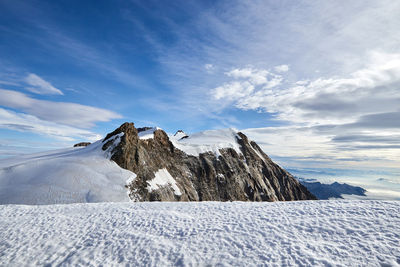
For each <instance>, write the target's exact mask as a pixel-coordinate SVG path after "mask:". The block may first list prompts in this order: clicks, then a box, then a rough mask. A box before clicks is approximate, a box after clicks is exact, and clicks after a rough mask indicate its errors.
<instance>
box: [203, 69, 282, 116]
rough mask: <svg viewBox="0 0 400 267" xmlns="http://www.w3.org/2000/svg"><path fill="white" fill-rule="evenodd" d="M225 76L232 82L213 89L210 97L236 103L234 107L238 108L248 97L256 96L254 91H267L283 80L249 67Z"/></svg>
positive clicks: (266, 71)
mask: <svg viewBox="0 0 400 267" xmlns="http://www.w3.org/2000/svg"><path fill="white" fill-rule="evenodd" d="M225 75H226V76H228V77H232V78H233V79H234V80H233V81H231V82H227V83H224V84H223V85H222V86H218V87H216V88H214V89H213V90H212V91H211V95H212V97H213V98H214V99H216V100H228V101H233V102H235V101H236V106H240V105H241V103H242V101H244V100H245V99H247V98H248V97H249V96H251V95H254V94H257V92H256V89H257V90H259V89H260V88H261V89H262V90H269V89H270V88H273V87H276V86H278V85H280V84H281V82H282V80H283V77H282V76H281V75H277V74H275V73H272V72H270V71H268V70H264V69H254V68H251V67H248V68H242V69H240V68H237V69H233V70H231V71H229V72H226V73H225ZM244 109H246V108H244Z"/></svg>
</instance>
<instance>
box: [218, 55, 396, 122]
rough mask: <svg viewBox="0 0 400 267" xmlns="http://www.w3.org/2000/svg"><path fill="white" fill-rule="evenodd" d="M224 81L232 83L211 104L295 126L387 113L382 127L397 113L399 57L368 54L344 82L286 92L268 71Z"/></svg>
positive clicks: (301, 84) (320, 81) (239, 73)
mask: <svg viewBox="0 0 400 267" xmlns="http://www.w3.org/2000/svg"><path fill="white" fill-rule="evenodd" d="M226 75H227V76H228V77H231V78H233V79H234V80H233V81H231V82H226V83H224V84H223V85H222V86H219V87H217V88H215V89H213V90H212V91H211V94H212V96H213V98H214V99H216V100H230V101H233V102H234V103H233V104H234V105H235V106H236V107H238V108H240V109H244V110H248V109H254V110H263V111H265V112H269V113H275V114H277V115H276V116H277V117H276V118H277V119H281V120H285V121H292V122H295V123H307V124H310V125H317V124H330V123H338V124H343V123H357V121H358V119H361V117H362V116H367V115H370V114H372V113H376V114H378V113H382V114H383V113H389V114H387V116H386V117H385V118H384V119H385V122H386V123H389V124H390V123H392V124H393V123H396V122H395V121H396V120H395V118H396V116H398V114H397V113H394V114H392V113H391V112H396V111H397V110H398V108H399V107H400V90H398V88H399V86H400V54H385V53H378V52H373V53H370V57H369V62H368V63H367V64H366V66H365V67H363V68H361V69H359V70H357V71H354V72H352V73H351V74H350V75H348V76H347V77H346V76H344V77H338V76H333V77H328V78H322V77H321V78H317V79H314V80H311V81H309V82H307V81H298V82H294V83H293V84H292V86H287V87H286V86H285V87H283V86H280V85H281V84H282V82H283V76H282V75H278V74H274V73H271V72H269V71H267V70H254V69H251V68H245V69H234V70H232V71H230V72H228V73H226ZM238 79H241V80H240V81H238ZM285 85H286V84H285ZM389 115H390V116H391V117H390V118H389V117H388V116H389ZM393 116H394V117H393ZM381 117H382V116H381ZM366 119H368V118H364V120H366ZM381 119H382V118H381ZM370 120H371V119H370ZM370 120H369V121H370ZM375 122H376V123H380V124H382V123H383V121H382V120H381V121H379V119H376V120H375ZM366 123H367V122H365V121H360V122H358V123H357V125H362V124H365V125H366ZM396 125H397V124H396ZM396 125H394V124H393V126H394V127H397V126H396Z"/></svg>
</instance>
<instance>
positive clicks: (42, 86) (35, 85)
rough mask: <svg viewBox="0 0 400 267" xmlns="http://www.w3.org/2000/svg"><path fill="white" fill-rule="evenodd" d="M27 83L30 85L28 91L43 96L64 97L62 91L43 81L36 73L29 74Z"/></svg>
mask: <svg viewBox="0 0 400 267" xmlns="http://www.w3.org/2000/svg"><path fill="white" fill-rule="evenodd" d="M25 82H26V83H27V84H29V85H30V87H26V89H27V90H29V91H31V92H33V93H36V94H41V95H63V92H62V91H61V90H60V89H58V88H55V87H54V86H53V85H52V84H51V83H49V82H47V81H45V80H43V79H42V78H41V77H39V76H38V75H36V74H34V73H29V74H28V76H27V77H26V78H25Z"/></svg>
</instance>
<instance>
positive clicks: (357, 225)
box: [0, 200, 400, 266]
mask: <svg viewBox="0 0 400 267" xmlns="http://www.w3.org/2000/svg"><path fill="white" fill-rule="evenodd" d="M399 240H400V202H396V201H357V200H353V201H347V200H344V201H301V202H275V203H249V202H224V203H217V202H197V203H193V202H192V203H167V202H162V203H160V202H150V203H149V202H147V203H93V204H68V205H48V206H18V205H4V206H0V265H1V266H25V265H32V266H33V265H35V266H36V265H48V266H59V265H60V266H99V265H103V266H125V265H128V266H142V265H146V266H172V265H175V266H199V265H200V266H206V265H212V266H215V265H218V266H232V265H233V266H256V265H269V266H271V265H272V266H274V265H279V266H281V265H282V266H398V265H399V264H400V244H399Z"/></svg>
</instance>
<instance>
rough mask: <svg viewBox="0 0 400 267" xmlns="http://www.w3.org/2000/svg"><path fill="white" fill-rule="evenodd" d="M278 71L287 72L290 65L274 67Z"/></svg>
mask: <svg viewBox="0 0 400 267" xmlns="http://www.w3.org/2000/svg"><path fill="white" fill-rule="evenodd" d="M274 70H275V71H277V72H287V71H289V65H279V66H276V67H275V68H274Z"/></svg>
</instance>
